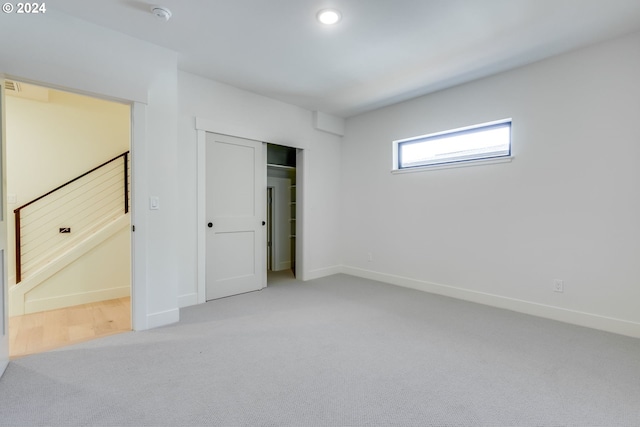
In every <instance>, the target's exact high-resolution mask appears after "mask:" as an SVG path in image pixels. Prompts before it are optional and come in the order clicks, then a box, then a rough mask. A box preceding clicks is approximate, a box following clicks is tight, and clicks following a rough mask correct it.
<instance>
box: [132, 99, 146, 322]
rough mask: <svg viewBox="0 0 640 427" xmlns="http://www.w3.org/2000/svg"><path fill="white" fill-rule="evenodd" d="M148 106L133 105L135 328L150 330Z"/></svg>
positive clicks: (133, 295) (133, 278) (133, 281)
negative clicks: (148, 317) (148, 276)
mask: <svg viewBox="0 0 640 427" xmlns="http://www.w3.org/2000/svg"><path fill="white" fill-rule="evenodd" d="M146 160H147V106H146V105H145V104H141V103H139V102H134V103H132V104H131V184H130V186H131V206H130V208H131V225H132V227H136V226H137V227H136V231H135V232H132V233H131V328H132V329H133V330H134V331H142V330H145V329H148V328H149V323H148V321H147V310H148V307H147V292H148V291H147V264H148V262H147V230H146V226H147V224H149V221H148V220H147V203H146V201H147V197H146V195H147V194H148V187H149V184H148V182H147V162H146Z"/></svg>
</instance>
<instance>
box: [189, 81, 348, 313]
mask: <svg viewBox="0 0 640 427" xmlns="http://www.w3.org/2000/svg"><path fill="white" fill-rule="evenodd" d="M178 89H179V122H178V151H177V158H178V163H179V165H180V174H179V180H180V181H179V186H180V189H181V191H180V193H179V202H178V204H179V205H180V206H181V207H182V212H181V222H180V224H181V227H180V229H181V234H182V236H181V239H180V241H179V247H178V256H179V265H180V273H179V276H180V301H181V302H180V304H181V305H182V306H185V305H189V304H194V303H195V302H196V300H197V296H196V295H197V262H196V261H197V233H198V226H199V225H198V224H197V221H196V217H197V197H196V190H197V170H196V166H197V162H196V160H197V158H196V148H197V147H196V142H197V139H196V130H195V118H196V117H198V118H201V119H205V120H210V121H211V122H215V123H216V124H220V125H221V126H223V127H224V128H225V129H230V130H231V131H230V133H231V134H234V130H236V131H237V132H240V133H241V134H240V135H239V136H246V135H247V134H251V135H259V136H260V140H262V141H263V142H270V143H274V144H280V145H288V146H293V147H298V148H303V149H304V150H305V162H306V163H307V165H306V166H307V167H306V169H305V171H304V173H305V174H306V179H305V181H304V182H305V188H304V191H305V203H307V207H308V212H306V215H307V216H306V219H305V224H306V225H305V227H306V229H305V230H304V232H303V233H304V245H305V248H304V251H305V253H306V255H307V257H306V260H305V261H306V262H305V263H304V264H303V269H304V271H302V272H299V273H301V274H300V276H301V277H303V278H305V279H311V278H313V277H319V276H322V275H326V274H330V273H332V272H336V271H338V270H339V264H340V258H339V251H338V240H339V239H338V235H339V234H338V229H339V214H340V212H339V203H340V196H339V194H340V191H339V189H340V142H341V138H340V137H339V136H336V135H331V134H329V133H326V132H322V131H318V130H315V129H314V128H313V119H312V112H311V111H307V110H304V109H302V108H299V107H295V106H292V105H289V104H285V103H283V102H279V101H275V100H273V99H270V98H266V97H263V96H259V95H256V94H253V93H250V92H246V91H243V90H239V89H236V88H233V87H231V86H227V85H224V84H221V83H217V82H214V81H211V80H207V79H204V78H202V77H199V76H195V75H192V74H189V73H184V72H179V73H178ZM236 135H237V134H236ZM200 227H204V224H200ZM296 261H298V260H296Z"/></svg>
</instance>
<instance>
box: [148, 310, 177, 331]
mask: <svg viewBox="0 0 640 427" xmlns="http://www.w3.org/2000/svg"><path fill="white" fill-rule="evenodd" d="M179 320H180V310H179V309H177V308H172V309H171V310H166V311H160V312H158V313H151V314H149V315H148V316H147V326H148V328H149V329H153V328H157V327H159V326H166V325H169V324H171V323H178V321H179Z"/></svg>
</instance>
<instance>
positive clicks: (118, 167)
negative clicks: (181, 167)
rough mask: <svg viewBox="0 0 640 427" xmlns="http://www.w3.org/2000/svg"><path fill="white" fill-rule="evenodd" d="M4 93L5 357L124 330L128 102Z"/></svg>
mask: <svg viewBox="0 0 640 427" xmlns="http://www.w3.org/2000/svg"><path fill="white" fill-rule="evenodd" d="M5 93H6V95H7V96H6V154H7V161H6V169H7V174H6V188H7V204H8V208H9V209H8V212H9V215H8V218H7V219H8V223H7V226H8V233H7V234H8V236H7V237H8V242H9V245H8V246H9V248H8V251H7V255H8V270H9V274H8V275H9V304H8V306H9V316H10V318H9V338H10V355H11V357H18V356H22V355H26V354H33V353H37V352H40V351H46V350H50V349H53V348H57V347H61V346H64V345H68V344H73V343H76V342H81V341H86V340H88V339H92V338H96V337H100V336H105V335H110V334H113V333H117V332H122V331H127V330H131V299H130V297H131V236H130V230H131V220H130V213H129V206H130V194H131V192H130V189H129V188H130V183H131V166H130V158H131V157H130V156H129V151H130V147H131V106H130V105H129V104H123V103H118V102H114V101H107V100H103V99H99V98H94V97H89V96H85V95H78V94H75V93H70V92H65V91H61V90H54V89H50V88H46V87H42V86H36V85H33V84H27V83H22V82H18V81H10V82H7V84H6V92H5Z"/></svg>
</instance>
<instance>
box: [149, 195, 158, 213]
mask: <svg viewBox="0 0 640 427" xmlns="http://www.w3.org/2000/svg"><path fill="white" fill-rule="evenodd" d="M149 209H151V210H157V209H160V198H159V197H158V196H151V197H149Z"/></svg>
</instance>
